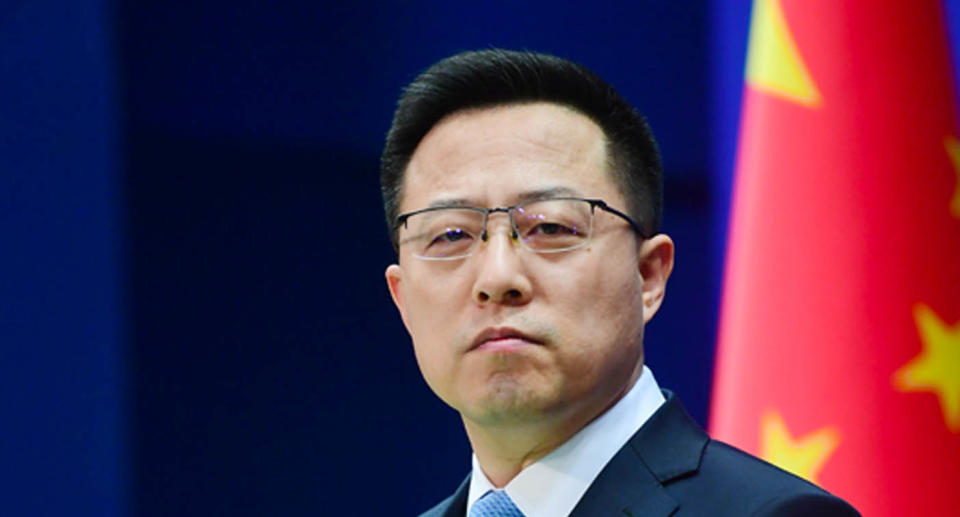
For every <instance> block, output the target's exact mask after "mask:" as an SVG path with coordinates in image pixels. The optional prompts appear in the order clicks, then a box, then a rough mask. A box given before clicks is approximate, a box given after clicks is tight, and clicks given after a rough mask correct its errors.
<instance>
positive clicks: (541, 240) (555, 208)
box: [513, 199, 593, 253]
mask: <svg viewBox="0 0 960 517" xmlns="http://www.w3.org/2000/svg"><path fill="white" fill-rule="evenodd" d="M513 218H514V222H516V224H517V233H518V234H519V235H520V240H521V241H523V243H524V244H526V245H527V247H529V248H530V249H532V250H534V251H540V252H547V253H549V252H554V251H566V250H571V249H574V248H578V247H580V246H583V245H584V244H586V243H587V241H588V240H589V239H590V230H591V226H592V224H593V209H592V207H591V206H590V203H588V202H586V201H581V200H576V199H548V200H545V201H536V202H533V203H527V204H523V205H520V206H518V207H517V208H516V210H515V212H514V216H513Z"/></svg>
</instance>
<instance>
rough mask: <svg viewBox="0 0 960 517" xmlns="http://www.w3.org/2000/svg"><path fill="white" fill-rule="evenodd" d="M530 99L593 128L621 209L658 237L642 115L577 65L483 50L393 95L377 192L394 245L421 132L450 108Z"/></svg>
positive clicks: (652, 145)
mask: <svg viewBox="0 0 960 517" xmlns="http://www.w3.org/2000/svg"><path fill="white" fill-rule="evenodd" d="M537 101H543V102H552V103H556V104H559V105H563V106H567V107H570V108H572V109H574V110H576V111H578V112H580V113H582V114H583V115H585V116H586V117H588V118H590V119H591V120H593V121H594V122H595V123H596V124H597V125H598V126H600V128H601V129H602V130H603V132H604V135H605V136H606V139H607V160H608V166H609V169H610V172H611V174H612V175H613V179H614V181H615V182H616V183H617V186H618V187H619V188H620V190H621V192H622V193H623V196H624V198H625V199H626V200H627V207H626V210H627V211H628V212H629V213H630V215H631V216H632V217H633V218H634V219H636V220H637V221H638V222H639V223H640V226H641V227H642V228H643V230H644V232H645V233H646V235H654V234H656V233H657V232H659V230H660V221H661V218H662V212H663V173H662V169H661V164H660V153H659V151H658V149H657V143H656V141H655V140H654V139H653V133H652V132H651V131H650V127H649V126H648V125H647V123H646V121H645V120H644V119H643V117H642V116H641V115H640V114H639V113H637V112H636V110H634V109H633V107H632V106H630V104H628V103H627V102H626V101H625V100H624V99H623V98H622V97H621V96H620V95H619V94H618V93H617V92H616V90H614V89H613V87H612V86H610V85H609V84H607V83H606V82H604V80H603V79H601V78H600V77H599V76H597V75H596V74H594V73H593V72H591V71H590V70H588V69H587V68H586V67H584V66H582V65H579V64H577V63H573V62H571V61H568V60H566V59H562V58H559V57H556V56H552V55H549V54H541V53H535V52H529V51H510V50H502V49H489V50H479V51H472V52H463V53H460V54H456V55H453V56H450V57H448V58H446V59H443V60H441V61H438V62H437V63H435V64H434V65H433V66H431V67H430V68H429V69H427V70H426V71H425V72H423V73H421V74H420V75H419V76H417V78H416V79H414V80H413V82H411V83H410V84H409V85H408V86H407V87H406V88H405V89H404V91H403V94H402V95H401V96H400V100H399V102H398V103H397V111H396V112H395V113H394V115H393V124H392V125H391V126H390V131H389V132H388V133H387V141H386V144H385V145H384V148H383V155H382V156H381V161H380V190H381V193H382V195H383V207H384V212H385V213H386V216H387V225H388V227H389V230H390V234H391V238H393V239H394V245H396V240H395V239H396V231H395V230H396V222H397V215H398V213H397V212H398V210H399V204H400V199H401V197H402V195H403V176H404V172H405V170H406V168H407V165H408V164H409V162H410V157H411V156H412V155H413V153H414V151H415V150H416V148H417V146H418V145H419V144H420V140H421V139H423V137H424V136H425V135H426V134H427V132H429V131H430V129H431V128H432V127H433V126H434V125H436V124H437V122H439V121H440V120H441V119H443V118H444V117H446V116H448V115H451V114H453V113H455V112H458V111H462V110H466V109H471V108H482V107H489V106H497V105H506V104H515V103H528V102H537Z"/></svg>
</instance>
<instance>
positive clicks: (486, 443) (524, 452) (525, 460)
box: [461, 365, 642, 488]
mask: <svg viewBox="0 0 960 517" xmlns="http://www.w3.org/2000/svg"><path fill="white" fill-rule="evenodd" d="M641 369H642V365H641V367H640V368H638V371H637V372H636V373H635V374H634V375H632V376H631V378H630V381H629V382H628V383H627V385H626V386H624V387H623V389H622V390H620V391H619V392H617V393H616V394H615V395H614V396H613V397H612V398H610V399H608V400H607V401H606V403H605V404H603V405H598V406H594V407H599V408H600V409H599V410H595V411H593V412H589V413H583V414H566V415H562V416H557V415H551V416H548V415H539V416H538V417H536V418H528V419H524V421H522V422H518V421H498V422H496V423H493V424H491V423H488V422H484V423H481V422H477V421H475V420H471V419H470V418H468V417H466V416H463V415H461V416H462V418H463V425H464V428H466V431H467V437H468V438H469V440H470V445H471V446H472V447H473V452H474V454H476V455H477V461H478V462H479V463H480V467H481V468H482V469H483V473H484V474H486V476H487V479H489V480H490V482H491V483H492V484H493V486H495V487H497V488H503V487H505V486H506V485H507V484H508V483H509V482H510V481H511V480H512V479H513V478H515V477H516V476H517V474H519V473H520V471H522V470H523V469H524V468H526V467H527V466H529V465H531V464H533V463H535V462H537V461H538V460H540V459H541V458H543V457H544V456H546V455H547V454H550V453H551V452H553V451H554V450H556V449H557V448H558V447H560V446H561V445H563V444H564V443H566V442H567V440H569V439H570V438H572V437H573V435H575V434H577V432H579V431H580V430H581V429H583V428H584V427H586V426H587V424H589V423H590V422H592V421H593V420H594V419H596V418H597V417H599V416H600V415H602V414H603V413H605V412H606V411H607V410H608V409H610V408H611V407H613V405H614V404H616V403H617V402H618V401H619V400H620V399H621V398H623V396H624V395H625V394H626V393H627V392H628V391H630V388H632V387H633V385H634V384H635V383H636V381H637V378H638V377H639V374H640V370H641Z"/></svg>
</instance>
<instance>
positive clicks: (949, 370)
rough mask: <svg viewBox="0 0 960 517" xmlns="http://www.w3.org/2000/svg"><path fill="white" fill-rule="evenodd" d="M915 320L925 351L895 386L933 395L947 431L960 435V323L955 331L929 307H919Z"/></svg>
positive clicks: (896, 375)
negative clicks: (937, 398) (938, 402)
mask: <svg viewBox="0 0 960 517" xmlns="http://www.w3.org/2000/svg"><path fill="white" fill-rule="evenodd" d="M913 318H914V320H915V321H916V324H917V329H918V330H919V332H920V340H921V341H922V342H923V351H922V352H920V355H918V356H916V357H914V358H913V359H912V360H911V361H910V362H909V363H907V364H906V365H904V366H903V367H902V368H900V369H899V370H897V371H896V373H894V374H893V385H894V386H895V387H896V388H897V389H898V390H900V391H903V392H918V391H919V392H933V393H936V394H937V396H938V397H939V398H940V409H941V410H942V411H943V419H944V420H945V421H946V423H947V428H948V429H950V430H951V431H953V432H960V322H957V324H956V325H954V326H953V328H950V326H949V325H947V324H946V323H944V321H943V320H942V319H940V317H939V316H937V314H936V313H935V312H933V309H931V308H930V307H927V306H926V305H923V304H917V305H915V306H914V308H913Z"/></svg>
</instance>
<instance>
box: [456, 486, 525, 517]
mask: <svg viewBox="0 0 960 517" xmlns="http://www.w3.org/2000/svg"><path fill="white" fill-rule="evenodd" d="M467 517H523V512H521V511H520V509H519V508H517V505H515V504H513V501H511V500H510V496H508V495H507V493H506V492H504V491H503V490H491V491H489V492H487V493H486V494H483V497H481V498H480V499H477V502H475V503H473V506H472V507H471V508H470V515H469V516H467Z"/></svg>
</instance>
